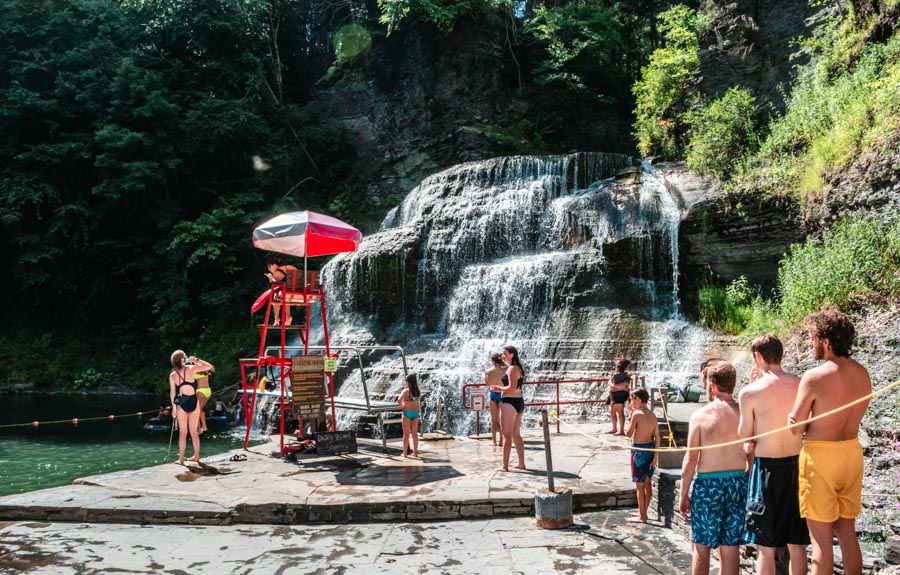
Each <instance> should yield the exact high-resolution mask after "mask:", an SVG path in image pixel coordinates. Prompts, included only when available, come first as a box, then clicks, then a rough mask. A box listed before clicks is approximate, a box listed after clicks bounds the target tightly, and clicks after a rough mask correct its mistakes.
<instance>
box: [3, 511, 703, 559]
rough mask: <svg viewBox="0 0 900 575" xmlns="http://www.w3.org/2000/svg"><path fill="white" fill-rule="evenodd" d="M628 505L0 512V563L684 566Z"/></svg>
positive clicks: (660, 531) (681, 544)
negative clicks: (2, 515) (457, 514)
mask: <svg viewBox="0 0 900 575" xmlns="http://www.w3.org/2000/svg"><path fill="white" fill-rule="evenodd" d="M627 514H628V511H626V510H613V511H603V512H589V513H584V514H580V515H576V516H575V526H574V527H572V528H569V529H563V530H558V531H544V530H539V529H537V528H535V527H534V520H533V519H530V518H526V517H512V518H496V519H485V520H462V521H451V522H425V523H417V524H410V523H376V524H352V525H315V526H313V525H302V526H297V525H294V526H287V525H266V526H263V525H232V526H189V525H153V526H140V525H111V524H97V523H92V524H71V523H68V524H67V523H54V524H49V523H38V522H30V523H28V522H20V523H0V573H3V574H6V573H9V574H12V573H28V574H34V575H42V574H52V575H68V574H75V573H109V572H119V573H192V572H214V573H221V574H226V573H253V575H269V574H272V575H274V574H279V575H292V574H301V573H302V574H307V573H341V574H352V573H360V574H363V573H365V574H367V575H368V574H372V573H390V574H392V575H401V574H406V573H429V574H431V573H448V574H456V573H460V574H470V573H524V574H528V575H542V574H548V575H549V574H556V573H563V574H582V573H585V574H587V573H590V574H598V575H604V574H623V575H627V574H650V573H653V574H664V575H670V574H671V575H674V574H678V573H687V572H689V571H690V563H691V556H690V547H689V545H688V543H687V542H685V541H684V540H683V539H681V538H680V537H678V536H677V535H674V534H673V533H672V532H671V531H670V530H668V529H664V528H661V527H659V526H654V525H647V526H637V525H634V524H630V523H626V521H625V518H626V516H627Z"/></svg>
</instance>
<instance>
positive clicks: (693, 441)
mask: <svg viewBox="0 0 900 575" xmlns="http://www.w3.org/2000/svg"><path fill="white" fill-rule="evenodd" d="M703 375H704V376H705V379H706V382H707V384H708V386H709V387H708V388H707V397H708V398H709V403H708V404H707V405H706V406H705V407H703V408H701V409H700V410H698V411H696V412H695V413H694V415H692V416H691V423H690V425H689V427H688V447H702V446H704V445H714V444H717V443H727V442H729V441H737V440H738V424H739V423H740V419H741V413H740V410H739V409H738V405H737V402H735V401H734V397H732V393H733V392H734V384H735V380H736V379H737V375H736V373H735V371H734V366H733V365H731V364H730V363H728V362H727V361H722V362H719V363H715V364H713V365H710V366H708V367H706V369H704V370H703ZM695 473H696V477H695V476H694V474H695ZM692 483H693V490H691V484H692ZM689 494H690V495H689ZM746 502H747V456H746V454H744V450H743V449H742V448H741V444H740V443H737V444H735V445H730V446H727V447H716V448H714V449H704V450H702V451H699V450H695V451H688V452H687V454H685V457H684V465H683V466H682V469H681V500H680V503H679V506H678V508H679V509H680V511H681V513H682V514H683V515H685V516H690V519H691V543H692V547H693V561H692V570H691V573H692V574H693V575H705V574H708V573H709V552H710V549H716V548H718V549H719V573H720V574H721V575H737V573H738V569H739V567H740V557H739V555H738V551H739V549H740V545H741V544H742V543H744V542H745V539H744V511H745V507H746Z"/></svg>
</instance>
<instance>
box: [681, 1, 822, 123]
mask: <svg viewBox="0 0 900 575" xmlns="http://www.w3.org/2000/svg"><path fill="white" fill-rule="evenodd" d="M822 4H824V3H814V2H807V1H806V0H787V1H783V0H737V1H731V0H709V1H708V2H707V3H706V6H705V7H704V9H703V11H704V13H705V14H706V15H707V16H708V17H709V18H710V20H711V22H710V26H709V29H707V30H706V31H705V32H703V33H702V34H701V36H700V65H699V68H698V70H697V72H695V73H694V75H693V76H692V78H691V80H690V82H689V86H688V88H687V93H688V95H689V96H692V95H702V96H704V97H705V98H707V99H708V100H713V99H716V98H718V97H720V96H722V95H723V94H724V93H725V92H726V91H727V90H728V89H729V88H731V87H732V86H740V87H742V88H744V89H746V90H748V91H750V93H752V94H754V95H755V96H756V98H757V104H758V106H759V108H758V109H759V119H760V120H762V119H765V118H766V116H768V115H769V114H771V113H772V112H778V111H782V110H783V108H784V94H785V93H787V90H788V88H789V87H790V83H791V80H792V79H793V77H794V74H795V73H796V71H797V69H798V67H799V66H801V65H803V64H804V63H806V62H807V61H808V59H809V55H808V54H807V52H806V51H805V50H804V49H803V48H802V47H800V46H799V45H798V43H797V39H798V38H802V37H806V36H808V35H809V34H810V33H811V31H812V30H813V29H814V28H815V27H816V26H817V25H818V24H820V23H821V22H822V21H823V20H824V19H825V18H827V17H828V16H829V15H830V14H831V13H832V12H833V10H835V9H836V8H835V6H834V5H833V4H831V3H828V5H827V6H825V5H822Z"/></svg>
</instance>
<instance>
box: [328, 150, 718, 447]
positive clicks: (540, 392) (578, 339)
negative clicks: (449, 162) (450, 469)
mask: <svg viewBox="0 0 900 575" xmlns="http://www.w3.org/2000/svg"><path fill="white" fill-rule="evenodd" d="M680 221H681V213H680V210H679V207H678V203H677V201H676V199H675V198H673V197H672V195H671V194H670V192H669V191H668V189H667V187H666V185H665V182H664V181H663V180H662V178H661V177H660V176H659V175H658V174H656V172H655V170H653V169H652V167H650V166H649V165H646V164H638V163H636V162H634V161H633V160H631V159H630V158H628V157H625V156H619V155H613V154H585V153H579V154H570V155H564V156H549V157H512V158H497V159H493V160H486V161H481V162H470V163H466V164H461V165H458V166H455V167H453V168H450V169H448V170H446V171H444V172H441V173H439V174H435V175H433V176H430V177H428V178H426V179H425V180H423V181H422V183H421V184H420V185H419V186H418V187H416V188H415V189H414V190H413V191H412V192H410V194H409V195H408V196H407V198H406V199H405V200H404V201H403V203H402V204H401V205H400V206H398V207H397V208H396V209H395V210H392V211H391V213H389V214H388V215H387V217H386V218H385V220H384V223H383V225H382V228H381V229H380V230H379V232H378V233H376V234H374V235H372V236H369V237H367V238H365V239H364V241H363V242H362V244H361V245H360V248H359V250H358V251H357V252H355V253H352V254H343V255H341V256H338V257H337V258H335V259H334V260H332V262H330V263H329V264H328V266H326V268H325V270H324V272H323V273H324V278H325V285H326V290H327V297H328V301H329V302H330V306H331V307H330V309H329V328H330V332H331V336H332V344H333V345H352V344H359V343H373V342H376V341H377V342H379V343H383V344H392V345H400V346H403V347H404V348H405V349H406V351H407V354H408V356H407V362H408V364H409V366H410V369H411V370H412V371H415V372H417V373H420V374H421V375H422V380H421V381H422V387H423V392H424V394H425V395H424V398H423V404H424V405H423V411H424V416H423V417H424V419H425V424H426V426H427V427H428V428H430V425H431V423H432V421H430V418H433V417H434V413H433V410H432V409H429V408H430V407H433V405H434V404H435V403H436V401H437V397H438V396H440V397H442V398H443V402H444V405H448V406H450V409H451V412H452V425H453V431H454V432H455V433H468V432H471V431H472V429H473V426H474V423H473V422H474V414H472V413H471V412H468V411H466V410H464V409H463V407H462V405H461V401H460V389H461V386H462V385H463V384H465V383H477V382H481V381H483V371H484V369H486V368H487V367H488V355H489V353H490V352H492V351H498V350H499V349H500V347H501V346H502V345H505V344H512V345H516V346H517V347H518V348H519V349H520V351H521V353H522V358H523V362H524V364H525V367H526V369H527V370H528V373H527V379H528V380H529V381H535V380H558V379H578V378H589V377H600V376H604V375H609V374H610V373H611V372H612V370H613V364H614V360H615V358H616V357H618V356H625V357H629V358H631V359H632V360H633V361H634V366H633V368H634V370H635V371H636V372H637V373H639V374H640V375H643V376H644V377H645V378H646V380H647V383H648V385H650V386H656V385H661V384H663V383H675V384H679V385H683V384H685V383H686V380H687V379H689V378H693V377H695V375H696V371H697V367H698V365H699V363H700V361H701V359H702V357H703V355H704V353H705V351H706V349H705V346H706V342H707V340H709V339H710V334H709V333H708V332H706V331H704V330H700V329H698V328H696V327H694V326H692V325H691V324H690V323H688V322H687V321H685V320H684V318H682V317H681V315H680V311H679V302H678V226H679V223H680ZM366 370H367V372H366V381H367V382H368V384H369V392H370V395H372V396H373V397H374V398H375V399H381V398H390V399H392V398H393V397H396V395H397V394H399V392H400V390H401V389H402V381H401V380H402V378H400V377H398V373H400V370H398V360H397V359H396V358H382V359H380V360H379V361H377V362H375V363H373V364H372V365H371V366H370V367H368V368H366ZM337 383H338V385H340V386H341V392H340V393H341V395H357V396H358V395H361V393H362V391H361V382H360V381H359V376H358V375H349V376H347V378H346V380H345V381H339V382H337ZM563 390H564V392H563V393H564V395H565V396H566V397H572V398H576V397H577V398H584V397H598V395H600V394H605V390H600V389H598V388H597V386H591V385H576V386H569V387H564V388H563ZM546 393H548V391H547V389H540V388H534V387H529V388H526V400H528V399H531V397H530V396H541V397H543V396H544V394H546ZM596 410H597V408H596V407H570V408H566V411H564V413H567V414H571V413H581V414H591V413H596ZM532 416H533V410H532ZM347 422H348V423H349V422H350V421H349V420H348V421H347Z"/></svg>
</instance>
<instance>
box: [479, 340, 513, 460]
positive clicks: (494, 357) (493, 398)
mask: <svg viewBox="0 0 900 575" xmlns="http://www.w3.org/2000/svg"><path fill="white" fill-rule="evenodd" d="M508 367H509V366H508V365H506V364H505V363H503V358H502V357H500V354H499V353H497V352H494V353H492V354H491V368H490V369H488V370H486V371H485V372H484V383H485V384H486V385H487V387H488V398H489V400H490V401H489V405H490V408H491V441H492V442H493V443H494V445H497V432H498V431H500V401H501V399H502V398H503V396H502V394H501V393H500V392H499V391H490V388H491V386H495V385H500V384H501V383H502V382H501V379H500V378H501V377H503V374H504V373H506V369H507V368H508ZM499 445H500V446H503V434H502V433H501V434H500V444H499Z"/></svg>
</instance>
